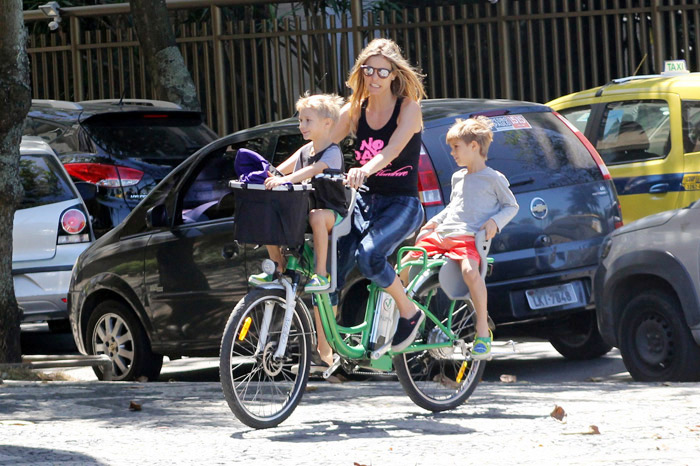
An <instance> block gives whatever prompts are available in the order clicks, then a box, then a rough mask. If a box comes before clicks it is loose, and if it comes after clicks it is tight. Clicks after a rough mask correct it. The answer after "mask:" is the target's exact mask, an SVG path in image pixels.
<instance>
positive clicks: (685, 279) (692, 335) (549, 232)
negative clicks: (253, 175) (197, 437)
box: [27, 73, 700, 380]
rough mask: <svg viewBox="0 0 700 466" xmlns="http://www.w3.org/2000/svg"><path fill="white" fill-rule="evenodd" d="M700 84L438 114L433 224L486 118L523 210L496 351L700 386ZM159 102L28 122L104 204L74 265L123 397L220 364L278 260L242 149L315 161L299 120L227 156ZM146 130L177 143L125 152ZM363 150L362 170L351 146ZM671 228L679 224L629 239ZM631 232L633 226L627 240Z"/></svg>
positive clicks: (688, 79)
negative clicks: (160, 378)
mask: <svg viewBox="0 0 700 466" xmlns="http://www.w3.org/2000/svg"><path fill="white" fill-rule="evenodd" d="M698 84H700V74H698V73H692V74H681V75H680V76H665V75H661V76H647V77H636V78H625V79H621V80H615V81H613V82H611V83H609V84H607V85H605V86H601V87H599V88H596V89H593V90H590V91H583V92H581V93H577V94H573V95H571V96H566V97H562V98H560V99H557V100H555V101H553V102H551V103H550V104H551V106H552V107H554V108H555V109H559V110H560V112H561V113H562V114H563V115H564V116H566V117H567V118H568V119H567V118H564V117H562V116H561V115H560V114H558V113H556V112H553V111H552V109H551V108H550V107H548V106H545V105H539V104H532V103H528V102H518V101H503V100H475V99H435V100H431V99H429V100H425V101H423V103H422V107H423V117H424V132H423V144H422V151H421V160H420V167H419V172H420V173H419V190H420V196H421V200H422V202H423V205H424V207H425V209H426V214H427V216H428V217H429V216H431V215H433V214H435V213H437V212H438V211H439V210H440V209H442V208H443V206H444V205H445V200H447V199H449V196H450V178H451V175H452V173H453V172H454V171H455V170H456V169H457V166H456V164H455V162H454V160H453V159H452V157H451V156H450V154H449V152H450V150H449V147H448V146H447V145H446V143H445V134H446V132H447V129H448V128H449V126H450V125H451V124H452V123H453V122H454V119H455V118H468V117H469V116H472V115H477V114H481V115H486V116H488V117H490V118H491V119H492V121H493V122H494V124H495V127H494V133H495V136H494V143H493V144H492V146H491V149H490V151H489V160H488V165H490V166H491V167H493V168H495V169H497V170H499V171H501V172H502V173H504V174H505V175H506V177H507V178H508V179H509V181H510V183H511V189H512V190H513V192H514V193H515V195H516V198H517V200H518V202H519V204H520V206H521V209H520V212H519V213H518V215H517V216H516V217H515V218H514V219H513V221H511V223H510V224H509V225H508V226H507V227H506V228H505V229H504V231H503V232H501V233H500V234H499V235H498V236H497V237H496V238H495V239H494V241H493V244H492V248H491V256H492V257H493V259H494V261H495V262H494V267H493V270H492V273H491V275H490V276H489V277H488V279H487V287H488V291H489V308H490V316H491V318H492V319H493V321H494V323H495V324H496V326H497V332H496V333H497V334H496V336H497V337H499V338H503V337H513V336H535V337H540V338H545V339H548V340H549V341H550V342H551V343H552V344H553V346H554V347H555V348H556V349H557V350H558V351H559V352H560V353H561V354H562V355H564V356H565V357H567V358H570V359H586V358H593V357H598V356H601V355H603V354H605V353H606V352H607V351H609V350H610V348H611V347H612V346H618V347H620V349H621V353H622V356H623V359H624V361H625V364H626V365H627V368H628V369H629V370H630V373H631V374H632V375H633V376H634V377H635V378H637V379H640V380H669V379H670V380H698V379H700V363H698V362H697V360H698V359H697V355H698V351H700V346H699V345H700V311H698V309H700V307H699V306H698V305H697V304H698V284H699V283H700V277H698V273H700V272H698V269H699V268H700V267H699V266H700V260H699V259H700V258H698V257H697V254H695V255H691V254H688V252H689V251H692V250H693V247H694V246H695V248H696V249H697V245H694V244H693V235H692V234H689V232H691V231H693V230H692V227H693V226H696V225H697V221H694V218H695V215H694V214H693V212H696V211H697V210H698V209H700V207H697V205H698V204H697V203H696V204H693V205H692V207H689V208H683V209H679V210H675V211H668V209H670V208H676V207H682V206H684V205H687V204H689V203H690V202H692V201H694V200H695V199H697V198H698V197H700V181H698V180H700V166H698V167H695V164H696V160H695V159H696V158H697V157H694V156H693V154H696V153H697V154H700V104H698V102H700V94H698V92H699V91H698V90H697V89H700V86H699V85H698ZM144 103H145V102H130V103H128V105H124V102H121V104H119V105H117V103H115V102H114V101H107V102H87V103H79V104H77V106H78V107H80V109H72V110H71V111H69V107H70V105H68V104H69V103H55V102H35V105H34V106H33V110H35V111H34V113H31V114H30V120H31V121H32V122H33V123H32V124H34V125H35V126H36V127H37V128H38V127H39V126H40V125H39V124H38V123H36V122H39V121H42V119H43V123H42V124H45V123H46V121H47V119H48V120H50V121H51V122H52V123H57V122H59V121H60V122H63V124H64V125H63V128H62V129H59V130H52V131H53V132H52V131H44V132H42V131H39V130H38V129H37V130H34V131H35V134H38V135H40V136H41V137H42V138H43V139H44V140H47V141H51V142H52V144H53V148H54V150H63V149H64V148H65V147H69V145H68V143H67V142H65V141H67V140H76V141H78V142H79V144H78V146H74V147H78V149H77V150H76V149H74V148H71V149H67V150H64V151H63V155H61V153H60V152H59V156H61V160H62V162H63V164H64V166H65V167H66V169H67V171H68V173H69V174H70V175H71V176H72V177H73V180H75V181H81V182H87V183H90V184H91V185H93V186H96V192H97V195H93V196H92V197H90V195H89V193H88V197H87V198H86V203H87V208H88V209H89V210H90V212H93V210H94V212H96V215H95V216H94V217H93V219H94V222H95V225H98V226H99V228H96V229H98V230H99V232H100V233H102V234H103V236H102V237H101V238H99V239H98V240H97V241H96V242H95V243H94V244H93V245H92V246H90V247H89V248H88V249H87V250H86V251H85V252H84V253H83V254H82V255H81V256H80V258H79V259H78V261H77V262H76V264H75V267H74V270H73V275H72V279H71V282H70V290H69V294H68V305H69V311H70V319H71V328H72V331H73V334H74V337H75V339H76V342H77V344H78V348H79V349H80V351H82V352H85V353H106V354H108V355H110V357H112V359H113V361H114V369H115V374H116V378H117V379H119V380H130V379H135V378H138V377H141V376H145V377H148V378H150V379H153V378H156V377H157V375H158V373H159V372H160V368H161V364H162V358H163V356H164V355H167V356H170V357H179V356H213V355H217V354H218V349H219V341H220V337H221V333H222V331H223V328H224V324H225V321H226V318H227V317H228V314H229V312H230V310H231V309H232V308H233V307H234V305H235V304H236V302H238V300H239V299H241V298H242V297H243V296H244V295H245V294H246V293H247V291H248V284H247V280H246V277H247V276H248V275H250V274H252V273H256V272H258V271H259V264H260V261H261V260H262V259H263V258H264V257H265V253H264V248H260V247H259V245H249V244H238V243H237V242H236V241H234V240H233V238H232V232H233V227H234V223H235V203H234V193H232V192H231V191H230V189H229V188H228V181H229V180H231V179H235V178H237V175H238V174H237V173H235V170H234V164H233V158H234V157H235V153H236V150H237V149H238V148H241V147H246V148H248V149H253V150H255V151H257V152H259V153H261V154H263V155H264V156H265V157H267V158H268V159H269V160H270V161H271V162H272V164H273V165H277V164H279V162H281V161H282V160H284V159H285V158H286V157H288V155H289V154H290V153H292V152H293V151H294V150H295V149H297V148H298V147H300V146H301V144H303V139H302V137H301V135H300V134H299V131H298V122H297V121H296V119H287V120H282V121H278V122H273V123H268V124H265V125H260V126H257V127H255V128H250V129H247V130H243V131H239V132H237V133H234V134H232V135H229V136H226V137H224V138H220V139H216V140H215V135H214V134H213V132H211V130H209V129H208V128H206V126H204V124H203V123H202V121H201V117H200V116H199V115H195V114H192V113H191V112H185V111H182V110H179V109H175V108H166V107H167V105H166V104H162V103H160V104H159V103H155V105H159V107H145V108H144V106H143V104H144ZM146 104H147V105H154V103H153V102H148V103H146ZM72 105H76V104H72ZM58 108H60V110H56V109H58ZM30 120H28V121H30ZM70 122H72V123H70ZM46 124H47V123H46ZM28 127H29V126H28ZM137 127H138V128H139V131H138V133H142V134H139V138H138V139H137V140H136V141H135V142H130V144H131V146H135V145H136V146H139V147H138V149H139V150H141V149H142V148H143V147H145V145H146V144H150V143H151V138H152V137H154V136H155V135H159V136H157V137H158V138H160V139H158V140H159V141H161V140H170V141H172V144H170V143H167V144H156V145H154V144H151V146H150V147H151V148H149V149H148V151H147V152H148V153H149V154H150V155H148V156H146V155H145V152H146V151H142V152H138V151H137V152H134V150H135V148H134V147H130V146H129V145H128V144H127V145H124V144H123V143H124V141H123V140H124V139H125V136H121V135H125V134H133V133H135V131H134V128H137ZM142 129H143V131H142ZM119 131H122V132H121V133H119ZM27 132H30V130H29V129H28V130H27ZM584 133H585V135H584ZM54 135H56V137H54ZM168 138H170V139H168ZM589 141H590V142H589ZM80 144H82V146H81V145H80ZM183 144H184V145H185V146H183ZM187 144H190V145H187ZM170 146H177V147H178V148H179V149H182V147H186V148H187V149H182V150H179V151H178V150H176V149H174V148H172V147H170ZM202 146H204V147H202ZM88 147H91V149H90V150H87V149H86V148H88ZM198 147H202V148H201V149H199V150H197V148H198ZM57 148H58V149H57ZM193 151H195V153H194V154H193V155H192V156H190V157H189V158H187V154H189V153H190V152H193ZM345 152H346V161H347V167H350V166H353V164H354V163H355V160H354V154H353V151H351V150H349V148H348V145H347V144H346V145H345ZM139 154H141V155H139ZM601 156H602V158H601ZM183 160H184V161H183ZM698 160H700V159H698ZM180 162H182V163H180ZM608 166H609V167H610V171H608ZM173 167H175V168H173ZM611 175H612V176H611ZM98 178H99V179H98ZM79 184H80V183H79ZM82 184H84V183H82ZM616 187H617V189H616ZM618 194H619V195H620V199H622V209H621V208H620V201H619V200H618ZM83 207H84V206H83ZM656 211H665V212H664V213H663V214H660V215H656V216H652V217H649V218H644V219H643V220H640V221H639V222H633V223H630V222H631V221H632V220H633V219H636V218H640V217H643V216H645V215H647V214H648V213H652V212H656ZM623 214H624V218H625V220H626V223H628V225H627V226H625V227H623V228H620V227H621V226H622V220H623ZM105 219H108V221H107V220H105ZM88 223H89V222H88ZM115 225H116V226H115ZM699 227H700V226H699ZM676 229H678V231H676ZM644 235H653V241H649V240H648V239H647V240H646V241H645V240H641V239H640V238H642V237H644ZM680 236H683V237H682V238H680ZM645 238H646V237H645ZM670 243H673V244H672V245H671V244H670ZM601 258H602V261H601ZM654 264H664V266H663V267H658V266H657V267H653V265H654ZM642 271H644V272H642ZM678 277H680V278H678ZM674 280H675V281H674ZM366 285H367V282H366V279H364V278H363V277H361V276H359V274H354V275H353V276H352V277H351V278H350V279H349V280H348V283H347V285H346V287H345V289H344V290H343V295H342V297H341V305H340V314H339V319H341V321H342V323H343V324H344V325H352V324H353V323H355V322H356V321H357V320H358V319H359V318H360V317H359V316H357V315H356V312H357V311H356V310H357V309H361V308H362V305H361V304H362V303H363V301H364V299H365V298H366ZM594 297H595V300H594ZM596 303H597V313H596ZM96 372H97V374H98V376H100V377H101V373H100V371H99V370H97V371H96Z"/></svg>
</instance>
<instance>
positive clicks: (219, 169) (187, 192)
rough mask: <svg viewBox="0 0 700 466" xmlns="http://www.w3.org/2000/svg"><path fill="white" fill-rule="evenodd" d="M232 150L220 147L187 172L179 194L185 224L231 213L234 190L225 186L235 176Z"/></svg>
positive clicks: (182, 220)
mask: <svg viewBox="0 0 700 466" xmlns="http://www.w3.org/2000/svg"><path fill="white" fill-rule="evenodd" d="M234 157H235V152H233V151H230V150H224V149H220V150H217V151H214V152H212V153H211V154H209V155H208V156H207V157H206V158H205V159H204V160H203V161H202V162H201V163H200V164H199V166H198V167H197V168H196V169H195V171H194V172H193V173H191V174H190V181H189V182H187V183H186V187H185V189H184V191H183V192H182V194H181V214H180V215H181V217H180V219H181V222H182V223H184V224H188V223H195V222H204V221H207V220H214V219H218V218H225V217H232V216H233V212H234V203H233V193H232V192H231V189H230V188H229V186H228V182H229V181H230V180H233V179H236V178H237V177H238V176H237V175H236V171H235V169H234Z"/></svg>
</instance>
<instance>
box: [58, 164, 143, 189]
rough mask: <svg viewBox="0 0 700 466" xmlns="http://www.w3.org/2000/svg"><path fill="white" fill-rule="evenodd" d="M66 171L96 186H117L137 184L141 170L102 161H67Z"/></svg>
mask: <svg viewBox="0 0 700 466" xmlns="http://www.w3.org/2000/svg"><path fill="white" fill-rule="evenodd" d="M64 167H65V169H66V171H67V172H68V174H69V175H70V176H72V177H73V178H77V179H79V180H81V181H87V182H88V183H92V184H95V185H97V186H105V187H108V188H119V187H126V186H133V185H135V184H138V182H139V181H141V178H143V172H142V171H141V170H136V169H134V168H128V167H120V166H118V165H107V164H103V163H67V164H65V165H64Z"/></svg>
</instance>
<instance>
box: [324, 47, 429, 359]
mask: <svg viewBox="0 0 700 466" xmlns="http://www.w3.org/2000/svg"><path fill="white" fill-rule="evenodd" d="M346 84H347V85H348V87H350V88H351V89H352V95H351V97H350V99H349V100H348V103H347V104H345V106H343V108H342V110H341V114H340V119H339V120H338V123H337V124H336V126H335V128H334V130H333V133H332V139H333V140H334V141H336V142H340V141H342V140H343V139H344V138H345V137H346V136H347V135H348V134H353V135H354V136H355V138H356V144H355V158H356V160H357V162H358V163H359V164H360V166H359V167H356V168H352V169H350V170H349V171H348V184H349V185H351V186H352V187H354V188H357V187H359V186H360V185H361V184H362V183H363V182H364V183H365V184H366V186H367V187H368V188H369V191H368V192H366V193H363V194H362V195H361V196H360V197H358V202H357V207H356V208H355V212H354V213H353V215H354V216H355V221H354V222H353V229H352V231H351V232H350V234H348V235H347V236H345V237H343V238H342V239H341V241H340V244H339V246H338V250H339V271H338V288H340V287H341V286H342V282H344V279H345V276H346V275H347V273H348V272H349V271H350V270H351V269H352V267H353V266H354V265H355V264H357V266H358V268H359V270H360V272H361V273H362V274H363V275H364V276H365V277H367V278H368V279H370V280H372V281H373V282H375V283H376V284H377V285H379V286H380V287H382V288H384V289H385V290H386V291H387V292H388V293H389V294H390V295H391V296H392V297H393V298H394V300H395V301H396V304H397V307H398V309H399V313H400V314H401V319H400V320H399V325H398V328H397V330H396V334H395V335H394V339H393V341H392V349H393V350H394V351H400V350H403V349H405V348H406V347H408V346H409V345H410V344H411V343H412V342H413V340H414V339H415V337H416V333H417V332H418V328H419V327H420V324H421V323H422V322H423V320H424V319H425V315H424V314H423V312H422V311H420V310H419V309H416V307H415V305H414V304H413V303H412V302H411V300H410V299H408V297H407V296H406V294H405V292H404V288H403V285H402V284H401V281H400V280H399V278H398V276H397V275H396V273H395V272H394V268H393V267H392V266H391V264H390V263H389V262H388V261H387V258H388V256H389V255H391V254H392V253H393V252H394V250H395V249H396V248H397V246H398V245H399V244H401V243H402V242H403V240H404V239H405V238H406V237H407V236H409V235H410V234H411V233H413V232H415V231H416V230H417V229H418V228H419V227H420V225H421V223H422V222H423V215H424V214H423V207H422V205H421V202H420V200H419V198H418V159H419V155H420V147H421V130H422V127H423V118H422V114H421V108H420V100H421V99H422V98H424V97H425V90H424V88H423V83H422V76H421V75H420V74H419V73H418V72H417V71H416V70H415V69H414V68H413V67H412V66H411V65H410V64H409V63H408V62H407V61H406V59H405V58H404V57H403V56H402V54H401V50H400V49H399V47H398V45H396V43H395V42H393V41H391V40H389V39H375V40H373V41H372V42H370V43H369V44H368V45H367V47H365V48H364V50H362V52H361V53H360V54H359V56H358V57H357V60H356V62H355V66H354V67H353V69H352V70H351V72H350V76H349V78H348V81H347V83H346Z"/></svg>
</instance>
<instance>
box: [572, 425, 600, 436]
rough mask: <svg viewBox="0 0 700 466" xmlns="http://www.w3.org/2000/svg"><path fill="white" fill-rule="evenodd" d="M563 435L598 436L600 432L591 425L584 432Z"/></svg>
mask: <svg viewBox="0 0 700 466" xmlns="http://www.w3.org/2000/svg"><path fill="white" fill-rule="evenodd" d="M564 435H600V430H598V426H593V425H591V426H588V430H587V431H586V432H564Z"/></svg>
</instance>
